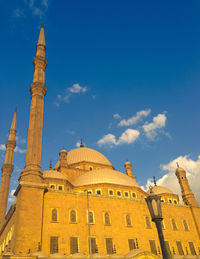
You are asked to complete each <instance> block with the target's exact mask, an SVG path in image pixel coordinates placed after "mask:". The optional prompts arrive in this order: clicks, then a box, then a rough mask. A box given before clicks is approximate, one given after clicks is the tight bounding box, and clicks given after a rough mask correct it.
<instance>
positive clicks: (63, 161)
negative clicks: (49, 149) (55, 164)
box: [59, 148, 68, 168]
mask: <svg viewBox="0 0 200 259" xmlns="http://www.w3.org/2000/svg"><path fill="white" fill-rule="evenodd" d="M59 155H60V167H61V168H62V167H68V164H67V151H66V150H65V149H64V148H63V149H62V150H61V151H60V153H59Z"/></svg>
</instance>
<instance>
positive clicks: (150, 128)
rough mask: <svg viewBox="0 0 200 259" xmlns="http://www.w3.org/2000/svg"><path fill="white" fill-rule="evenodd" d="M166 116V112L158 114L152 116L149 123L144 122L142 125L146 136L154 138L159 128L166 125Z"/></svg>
mask: <svg viewBox="0 0 200 259" xmlns="http://www.w3.org/2000/svg"><path fill="white" fill-rule="evenodd" d="M166 121H167V116H166V114H164V113H163V114H158V115H157V116H155V117H154V118H153V121H152V122H151V123H146V124H144V125H143V126H142V128H143V130H144V133H145V135H146V136H147V138H149V139H151V140H154V138H155V137H156V136H157V134H158V132H159V130H160V129H162V128H164V127H165V126H166Z"/></svg>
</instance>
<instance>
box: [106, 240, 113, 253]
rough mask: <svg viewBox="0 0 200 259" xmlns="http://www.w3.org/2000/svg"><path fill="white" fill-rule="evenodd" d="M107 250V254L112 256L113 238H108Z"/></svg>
mask: <svg viewBox="0 0 200 259" xmlns="http://www.w3.org/2000/svg"><path fill="white" fill-rule="evenodd" d="M106 250H107V254H112V253H113V242H112V238H106Z"/></svg>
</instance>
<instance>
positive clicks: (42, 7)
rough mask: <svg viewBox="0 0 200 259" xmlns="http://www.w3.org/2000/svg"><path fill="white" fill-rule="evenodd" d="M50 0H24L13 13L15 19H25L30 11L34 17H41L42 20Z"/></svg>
mask: <svg viewBox="0 0 200 259" xmlns="http://www.w3.org/2000/svg"><path fill="white" fill-rule="evenodd" d="M48 6H49V0H24V1H21V3H20V5H19V6H17V7H16V8H15V9H14V11H13V14H12V18H14V19H22V18H23V19H25V18H27V17H28V16H29V15H30V13H31V14H32V16H33V17H35V18H39V20H40V22H41V20H42V19H43V18H44V17H45V15H46V12H47V10H48Z"/></svg>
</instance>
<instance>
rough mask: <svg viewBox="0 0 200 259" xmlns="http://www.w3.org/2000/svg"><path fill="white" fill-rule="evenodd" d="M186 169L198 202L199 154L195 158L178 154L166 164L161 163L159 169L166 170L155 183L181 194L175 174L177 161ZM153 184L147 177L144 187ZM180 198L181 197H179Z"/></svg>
mask: <svg viewBox="0 0 200 259" xmlns="http://www.w3.org/2000/svg"><path fill="white" fill-rule="evenodd" d="M177 162H178V164H179V166H180V167H182V168H183V169H184V170H185V171H186V175H187V178H188V182H189V185H190V188H191V190H192V191H193V193H194V195H195V198H196V199H197V201H198V202H199V203H200V193H199V183H200V155H199V156H198V158H197V160H193V159H191V158H190V156H189V155H186V156H179V157H177V158H175V159H174V160H172V161H170V162H169V163H168V164H165V165H161V169H162V170H164V171H167V173H166V174H164V175H163V176H162V177H161V178H160V179H158V180H157V185H159V186H164V187H167V188H169V189H170V190H171V191H172V192H174V193H176V194H178V195H179V196H181V188H180V185H179V183H178V179H177V177H176V175H175V172H176V169H177V164H176V163H177ZM150 184H151V185H153V184H152V181H151V180H150V179H149V180H148V181H147V185H146V187H148V186H149V185H150ZM181 200H182V199H181Z"/></svg>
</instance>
